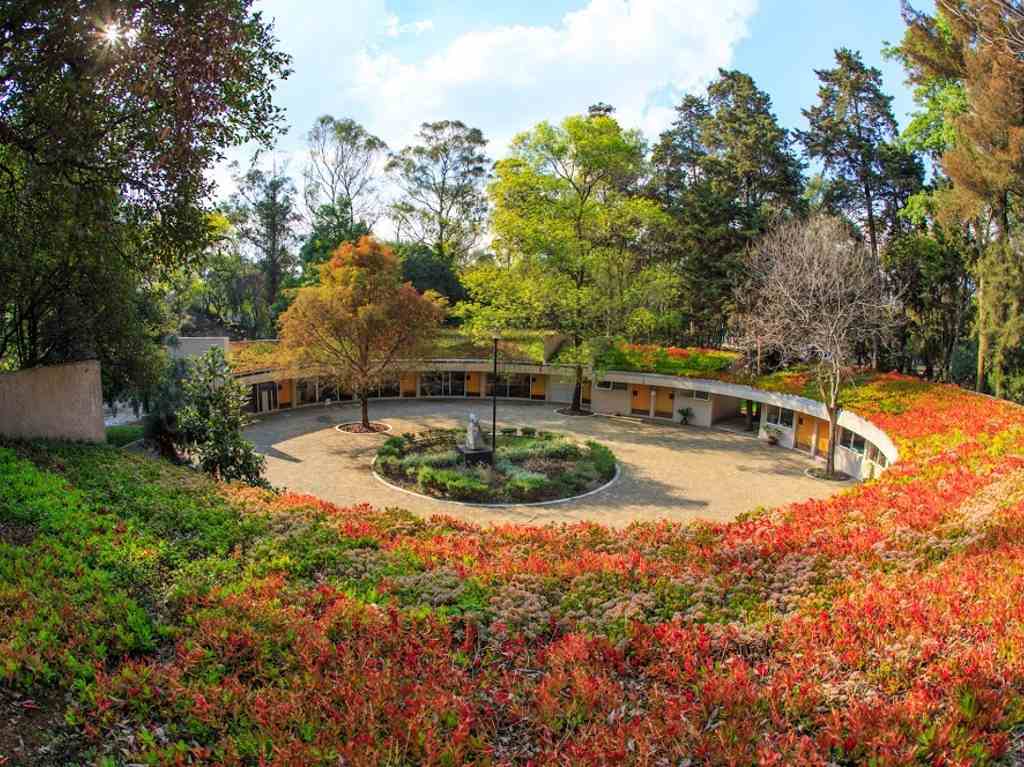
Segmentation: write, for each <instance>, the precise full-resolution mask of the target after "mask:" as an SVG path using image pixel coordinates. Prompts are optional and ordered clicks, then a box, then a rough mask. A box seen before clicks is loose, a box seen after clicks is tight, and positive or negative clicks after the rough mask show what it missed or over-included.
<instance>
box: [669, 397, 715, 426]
mask: <svg viewBox="0 0 1024 767" xmlns="http://www.w3.org/2000/svg"><path fill="white" fill-rule="evenodd" d="M714 399H715V398H714V397H713V396H712V397H711V399H694V398H693V397H680V396H676V408H675V409H676V412H675V413H673V414H672V419H673V420H674V421H677V422H678V421H682V420H683V419H682V417H681V416H680V415H679V409H680V408H684V407H688V408H690V410H692V411H693V415H692V416H690V420H689V423H690V425H691V426H703V427H705V428H707V427H709V426H711V424H712V421H713V418H714Z"/></svg>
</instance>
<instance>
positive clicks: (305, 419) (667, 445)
mask: <svg viewBox="0 0 1024 767" xmlns="http://www.w3.org/2000/svg"><path fill="white" fill-rule="evenodd" d="M358 413H359V410H358V405H356V404H352V403H346V404H332V405H328V406H323V405H316V406H312V407H306V408H299V409H295V410H285V411H281V412H278V413H274V414H271V415H268V416H265V417H263V418H260V419H259V420H258V421H256V422H255V423H253V424H252V425H251V426H250V427H249V428H248V429H247V431H246V436H247V438H248V439H250V440H252V441H253V442H254V443H255V445H256V448H257V450H258V451H259V452H261V453H263V454H264V455H265V456H266V457H267V473H266V476H267V479H268V480H269V481H270V482H271V484H273V485H274V486H276V487H286V488H288V489H290V490H293V491H296V492H302V493H310V494H312V495H316V496H318V497H320V498H323V499H324V500H327V501H331V502H334V503H337V504H341V505H353V504H358V503H369V504H371V505H373V506H377V507H381V508H385V507H390V506H398V507H402V508H406V509H408V510H410V511H412V512H414V513H416V514H419V515H421V516H424V517H429V516H431V515H434V514H447V515H450V516H453V517H456V518H458V519H463V520H466V521H470V522H476V523H482V524H502V523H507V522H517V523H529V524H545V523H562V522H584V521H587V522H597V523H601V524H605V525H610V526H613V527H624V526H626V525H628V524H629V523H631V522H636V521H654V520H660V519H666V520H671V521H675V522H687V521H692V520H697V519H704V520H710V521H715V522H725V521H729V520H732V519H735V518H736V516H737V515H739V514H741V513H743V512H748V511H752V510H754V509H756V508H758V507H760V506H764V507H767V508H774V507H777V506H780V505H784V504H786V503H791V502H794V501H800V500H804V499H807V498H825V497H828V496H830V495H833V494H835V493H837V492H841V491H842V490H844V489H846V488H848V487H849V486H850V484H849V483H829V482H821V481H818V480H815V479H812V478H811V477H808V476H807V475H806V474H805V472H806V470H807V469H808V468H810V467H812V466H814V465H816V464H815V462H814V461H813V459H812V458H810V456H807V455H805V454H803V453H800V452H797V451H794V450H787V449H783V448H779V447H774V446H771V445H768V444H766V443H765V442H762V441H760V440H758V439H756V438H755V437H754V436H753V435H752V434H747V433H741V432H740V431H737V430H735V429H733V428H730V429H725V428H712V429H706V428H699V427H692V426H691V427H687V426H678V425H668V424H658V423H651V422H646V421H640V420H636V419H627V418H616V417H606V416H566V415H562V414H561V413H558V412H557V406H555V405H553V404H551V403H543V402H538V403H531V402H515V403H512V402H499V403H498V428H499V429H501V428H502V427H517V428H518V427H523V426H531V427H534V428H536V429H538V430H546V431H552V432H560V433H563V434H566V435H568V436H570V437H573V438H575V439H577V440H578V441H580V442H584V441H586V440H590V439H593V440H596V441H598V442H600V443H602V444H604V445H606V446H607V447H609V448H610V449H611V450H612V451H614V453H615V455H616V458H617V459H618V462H619V468H620V472H619V477H618V479H617V480H616V481H614V482H613V483H612V484H611V485H610V486H608V487H606V488H605V489H603V490H600V491H599V492H596V493H593V494H591V495H588V496H586V497H582V498H579V499H577V500H568V501H565V502H559V503H554V504H549V505H543V506H510V507H503V508H494V507H485V506H473V505H465V504H456V503H450V502H445V501H443V500H435V499H429V498H424V497H418V496H414V495H411V494H409V493H406V492H403V491H401V490H398V489H396V488H392V487H389V486H387V485H385V484H384V483H383V482H382V481H380V480H379V479H378V478H377V477H376V476H375V475H374V473H373V471H372V468H371V467H372V463H373V459H374V456H375V455H376V451H377V449H378V448H379V447H380V445H381V444H382V443H383V441H384V440H385V439H386V438H387V437H388V436H391V435H401V434H403V433H405V432H418V431H423V430H426V429H432V428H451V427H455V426H463V427H464V426H465V425H466V422H467V418H468V415H469V413H476V414H477V416H478V417H479V418H480V423H481V426H483V428H484V429H485V430H489V429H490V424H491V404H490V401H488V400H478V401H475V402H467V401H466V400H464V399H463V400H440V399H438V400H385V401H374V402H372V403H371V405H370V418H371V419H372V420H373V421H376V422H384V423H386V424H388V425H389V426H390V427H391V431H390V432H388V433H385V434H372V435H368V434H350V433H345V432H340V431H338V430H337V429H336V428H335V426H337V425H338V424H340V423H347V422H351V421H354V420H357V419H358Z"/></svg>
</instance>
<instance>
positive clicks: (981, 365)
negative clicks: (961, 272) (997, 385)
mask: <svg viewBox="0 0 1024 767" xmlns="http://www.w3.org/2000/svg"><path fill="white" fill-rule="evenodd" d="M986 357H988V333H987V331H986V316H985V277H984V276H983V275H978V367H977V373H976V377H975V386H974V388H975V389H976V390H977V391H979V392H983V391H985V358H986Z"/></svg>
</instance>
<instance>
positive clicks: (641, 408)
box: [630, 384, 651, 415]
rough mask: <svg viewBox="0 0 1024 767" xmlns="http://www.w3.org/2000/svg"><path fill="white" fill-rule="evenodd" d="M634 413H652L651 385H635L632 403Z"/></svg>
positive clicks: (631, 407) (631, 408)
mask: <svg viewBox="0 0 1024 767" xmlns="http://www.w3.org/2000/svg"><path fill="white" fill-rule="evenodd" d="M630 410H631V411H632V413H633V415H650V414H651V387H650V386H644V385H643V384H635V385H634V386H633V401H632V403H631V404H630Z"/></svg>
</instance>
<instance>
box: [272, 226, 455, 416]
mask: <svg viewBox="0 0 1024 767" xmlns="http://www.w3.org/2000/svg"><path fill="white" fill-rule="evenodd" d="M444 314H445V302H444V299H442V298H441V297H440V296H438V295H436V294H432V293H427V294H421V293H419V292H417V291H416V289H415V288H413V287H412V285H410V284H409V283H407V282H406V283H403V282H402V269H401V264H400V263H399V261H398V258H396V257H395V254H394V253H392V252H391V250H390V249H389V248H388V247H386V246H384V245H382V244H380V243H379V242H377V241H376V240H374V239H373V238H372V237H363V238H362V239H361V240H360V241H359V242H358V243H356V244H355V245H352V244H350V243H346V244H345V245H343V246H342V247H341V248H339V249H338V251H337V252H336V253H335V254H334V256H333V257H332V258H331V260H330V261H328V262H327V263H325V264H324V265H323V266H321V267H320V282H319V284H317V285H312V286H309V287H304V288H299V290H298V293H297V295H296V297H295V301H294V302H293V303H292V305H291V306H290V307H289V308H288V310H287V311H286V312H285V313H284V314H283V315H282V316H281V321H280V331H281V332H280V336H281V344H282V348H283V350H284V352H285V354H286V355H289V356H290V358H291V359H293V360H294V361H296V362H299V363H302V364H307V365H315V366H317V367H318V368H320V369H321V370H322V371H324V374H325V375H328V376H330V377H331V378H332V379H333V380H334V381H336V382H337V384H338V386H339V387H341V388H343V389H346V390H348V391H351V392H352V393H353V394H355V396H356V398H357V399H358V400H359V402H360V405H361V408H362V426H363V429H365V430H367V431H369V430H371V428H372V427H371V425H370V416H369V399H370V395H371V392H372V390H373V389H374V388H375V387H377V386H379V385H380V384H382V383H384V382H385V381H386V380H387V379H389V378H393V377H394V378H396V377H397V376H398V365H399V363H400V362H401V361H402V360H404V359H409V358H413V357H415V356H416V355H417V354H419V353H421V352H423V350H424V349H425V348H426V347H427V346H428V345H429V342H430V341H431V339H432V338H433V336H434V334H435V333H436V332H437V329H438V326H439V325H440V323H441V321H442V320H443V319H444Z"/></svg>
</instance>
